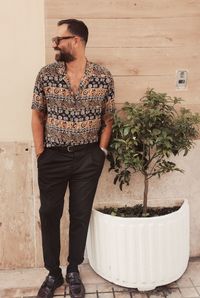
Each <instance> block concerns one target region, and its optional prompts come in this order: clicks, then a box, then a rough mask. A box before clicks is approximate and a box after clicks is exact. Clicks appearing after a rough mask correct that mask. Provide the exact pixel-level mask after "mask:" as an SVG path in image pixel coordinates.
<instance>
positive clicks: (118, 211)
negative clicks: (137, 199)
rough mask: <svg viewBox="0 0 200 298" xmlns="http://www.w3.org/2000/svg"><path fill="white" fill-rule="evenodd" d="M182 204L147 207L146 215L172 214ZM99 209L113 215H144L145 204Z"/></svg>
mask: <svg viewBox="0 0 200 298" xmlns="http://www.w3.org/2000/svg"><path fill="white" fill-rule="evenodd" d="M180 207H181V206H173V207H148V208H147V216H146V217H154V216H161V215H166V214H170V213H172V212H175V211H177V210H178V209H179V208H180ZM97 210H98V211H100V212H102V213H104V214H109V215H113V216H120V217H142V211H143V206H142V205H141V204H138V205H135V206H133V207H131V206H124V207H104V208H98V209H97Z"/></svg>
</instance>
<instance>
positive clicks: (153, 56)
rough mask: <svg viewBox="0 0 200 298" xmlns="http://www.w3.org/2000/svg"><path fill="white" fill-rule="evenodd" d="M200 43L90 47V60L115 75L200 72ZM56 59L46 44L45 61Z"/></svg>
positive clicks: (87, 53) (88, 49)
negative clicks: (174, 45)
mask: <svg viewBox="0 0 200 298" xmlns="http://www.w3.org/2000/svg"><path fill="white" fill-rule="evenodd" d="M199 53H200V47H195V46H193V47H192V46H191V47H184V48H181V49H180V50H179V49H177V48H160V49H158V48H142V49H138V48H122V49H121V48H116V49H113V48H107V49H106V48H104V49H101V48H97V49H91V48H87V50H86V56H87V57H88V59H89V60H90V61H94V62H96V63H99V64H101V65H105V66H106V67H107V68H108V69H109V70H110V71H111V73H112V74H113V75H116V76H118V75H120V76H122V75H123V76H124V75H126V76H130V75H175V73H176V70H179V69H186V70H188V71H189V72H192V73H196V74H197V75H198V74H199V68H200V56H199ZM54 60H55V52H54V50H53V49H52V48H46V63H47V64H49V63H52V62H54Z"/></svg>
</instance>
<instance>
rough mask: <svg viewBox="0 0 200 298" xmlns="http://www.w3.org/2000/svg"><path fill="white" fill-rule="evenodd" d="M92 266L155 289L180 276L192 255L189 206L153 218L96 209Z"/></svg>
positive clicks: (114, 278) (111, 277)
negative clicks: (113, 214)
mask: <svg viewBox="0 0 200 298" xmlns="http://www.w3.org/2000/svg"><path fill="white" fill-rule="evenodd" d="M87 254H88V259H89V263H90V265H91V267H92V268H93V269H94V270H95V271H96V272H97V273H98V274H99V275H100V276H102V277H103V278H105V279H107V280H108V281H110V282H113V283H115V284H117V285H120V286H123V287H130V288H138V289H139V290H141V291H146V290H152V289H154V288H155V287H157V286H161V285H165V284H168V283H171V282H173V281H175V280H177V279H178V278H179V277H180V276H181V275H182V274H183V273H184V271H185V270H186V268H187V264H188V259H189V206H188V201H187V200H185V201H184V202H183V204H182V206H181V207H180V209H179V210H178V211H175V212H173V213H171V214H168V215H163V216H157V217H151V218H121V217H116V216H111V215H107V214H103V213H101V212H99V211H97V210H95V209H93V211H92V215H91V220H90V226H89V230H88V237H87Z"/></svg>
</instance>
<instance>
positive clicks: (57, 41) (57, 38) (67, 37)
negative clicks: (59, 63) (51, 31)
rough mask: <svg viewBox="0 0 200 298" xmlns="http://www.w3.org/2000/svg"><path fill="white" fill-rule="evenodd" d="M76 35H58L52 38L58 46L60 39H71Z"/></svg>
mask: <svg viewBox="0 0 200 298" xmlns="http://www.w3.org/2000/svg"><path fill="white" fill-rule="evenodd" d="M74 37H75V36H73V35H72V36H63V37H59V36H56V37H53V38H52V39H51V41H52V42H55V44H56V45H57V46H58V45H59V43H60V41H61V40H63V39H70V38H74Z"/></svg>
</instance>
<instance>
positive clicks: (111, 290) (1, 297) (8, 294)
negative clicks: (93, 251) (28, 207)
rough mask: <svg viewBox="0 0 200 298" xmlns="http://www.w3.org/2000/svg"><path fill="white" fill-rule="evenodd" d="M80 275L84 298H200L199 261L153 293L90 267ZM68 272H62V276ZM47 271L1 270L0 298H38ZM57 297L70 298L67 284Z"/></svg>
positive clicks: (191, 264)
mask: <svg viewBox="0 0 200 298" xmlns="http://www.w3.org/2000/svg"><path fill="white" fill-rule="evenodd" d="M79 269H80V274H81V277H82V280H83V282H84V284H85V288H86V295H85V298H161V297H162V298H163V297H165V298H196V297H200V258H195V259H191V260H190V262H189V265H188V268H187V270H186V271H185V273H184V274H183V276H182V277H181V278H180V279H179V280H177V281H175V282H173V283H171V284H169V285H166V286H162V287H157V288H156V289H155V290H153V291H148V292H139V291H138V290H137V289H130V288H124V287H120V286H118V285H115V284H113V283H110V282H108V281H107V280H105V279H103V278H102V277H100V276H99V275H98V274H96V273H95V272H94V271H93V269H92V268H91V267H90V266H89V265H88V264H82V265H81V266H80V267H79ZM64 274H65V269H64V268H63V275H64ZM46 275H47V271H46V270H45V269H43V268H42V269H21V270H0V298H35V297H36V293H37V291H38V288H39V287H40V285H41V283H42V282H43V280H44V278H45V276H46ZM54 297H57V298H60V297H68V298H69V297H70V296H69V288H68V286H67V284H64V285H63V286H62V287H60V288H59V289H57V290H56V292H55V295H54Z"/></svg>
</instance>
